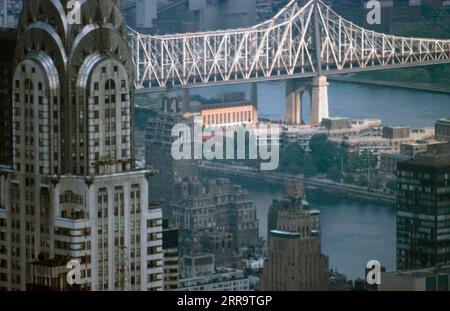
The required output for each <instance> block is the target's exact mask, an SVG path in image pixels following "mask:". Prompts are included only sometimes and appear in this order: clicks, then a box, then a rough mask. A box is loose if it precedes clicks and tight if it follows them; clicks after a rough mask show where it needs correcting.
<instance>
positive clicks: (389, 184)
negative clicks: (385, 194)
mask: <svg viewBox="0 0 450 311" xmlns="http://www.w3.org/2000/svg"><path fill="white" fill-rule="evenodd" d="M386 189H388V190H389V192H391V193H395V191H396V190H397V181H395V180H392V179H391V180H389V181H388V182H387V183H386Z"/></svg>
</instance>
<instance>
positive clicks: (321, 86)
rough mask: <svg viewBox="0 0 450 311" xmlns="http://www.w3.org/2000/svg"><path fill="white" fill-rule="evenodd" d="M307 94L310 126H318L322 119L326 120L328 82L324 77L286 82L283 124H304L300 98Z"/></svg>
mask: <svg viewBox="0 0 450 311" xmlns="http://www.w3.org/2000/svg"><path fill="white" fill-rule="evenodd" d="M305 92H308V94H309V96H310V98H311V109H310V111H311V118H310V120H311V125H312V126H317V125H320V123H321V122H322V119H323V118H328V116H329V114H328V82H327V78H326V77H325V76H318V77H314V78H312V80H309V81H308V80H305V79H290V80H287V81H286V103H285V109H284V122H285V123H286V124H297V125H299V124H304V123H305V122H304V120H303V118H302V115H303V114H302V112H303V109H302V97H303V94H304V93H305Z"/></svg>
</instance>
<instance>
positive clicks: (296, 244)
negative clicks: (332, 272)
mask: <svg viewBox="0 0 450 311" xmlns="http://www.w3.org/2000/svg"><path fill="white" fill-rule="evenodd" d="M301 188H302V187H301V186H300V187H299V186H297V185H296V184H292V183H291V184H289V186H288V191H287V195H286V199H285V200H284V201H283V205H284V206H283V207H282V208H279V209H278V213H277V224H276V229H275V230H271V231H270V233H269V234H270V235H269V253H268V258H267V261H266V263H265V264H264V271H263V277H262V288H261V289H262V290H269V291H314V290H326V289H328V276H327V274H328V259H327V258H326V257H325V256H323V255H322V254H321V241H320V230H318V229H319V228H320V227H319V224H318V223H317V220H318V217H316V216H315V215H314V216H313V215H311V213H310V211H308V210H305V209H304V207H303V204H302V195H301V193H302V191H301ZM292 189H294V191H292Z"/></svg>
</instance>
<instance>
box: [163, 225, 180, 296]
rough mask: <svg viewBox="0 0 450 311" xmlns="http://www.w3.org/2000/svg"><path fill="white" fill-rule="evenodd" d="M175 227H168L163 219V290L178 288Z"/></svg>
mask: <svg viewBox="0 0 450 311" xmlns="http://www.w3.org/2000/svg"><path fill="white" fill-rule="evenodd" d="M178 232H179V229H178V228H177V227H170V225H169V221H168V220H167V219H164V220H163V233H162V235H163V253H164V290H175V289H177V288H178V278H179V252H178Z"/></svg>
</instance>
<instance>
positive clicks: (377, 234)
mask: <svg viewBox="0 0 450 311" xmlns="http://www.w3.org/2000/svg"><path fill="white" fill-rule="evenodd" d="M230 91H245V92H246V93H247V96H249V94H250V87H249V86H248V85H233V86H227V87H216V88H204V89H201V90H200V89H199V90H193V91H192V94H200V95H202V96H204V97H207V98H211V97H214V96H216V94H217V93H220V92H230ZM258 96H259V103H258V105H259V107H258V109H259V114H260V117H263V118H270V119H275V120H279V119H281V118H282V116H283V102H284V86H283V84H282V83H281V82H269V83H261V84H259V86H258ZM304 101H305V102H306V103H308V101H309V99H308V98H307V96H306V97H305V98H304ZM329 105H330V115H332V116H346V117H349V118H350V119H361V118H378V119H382V120H383V124H384V125H391V126H392V125H397V124H406V125H409V126H411V127H412V128H420V127H432V126H433V125H434V122H435V121H436V120H437V119H439V118H442V117H448V116H450V95H447V94H439V93H432V92H425V91H415V90H406V89H396V88H391V87H381V86H370V85H359V84H348V83H342V82H332V83H330V86H329ZM305 106H309V105H305ZM305 110H306V111H305V113H304V114H305V120H307V119H308V118H307V117H306V115H307V114H308V109H307V108H306V109H305ZM235 182H237V183H240V184H242V185H243V186H244V187H245V188H247V189H249V190H250V192H251V195H252V198H253V199H254V200H255V202H256V206H257V208H258V218H259V224H260V230H259V232H260V236H261V237H263V238H264V239H265V238H267V232H266V230H267V211H268V208H269V206H270V204H271V202H272V200H273V199H277V198H281V197H282V195H283V185H278V186H272V185H264V184H256V183H250V182H246V181H241V180H235ZM308 200H309V201H310V203H311V204H312V205H313V206H314V207H315V208H318V209H320V211H321V223H322V252H323V253H324V254H325V255H327V256H328V257H329V259H330V268H331V269H337V270H338V271H339V272H342V273H345V274H347V276H348V278H349V279H352V280H354V279H356V278H358V277H362V276H363V275H364V266H365V264H366V263H367V261H369V260H372V259H376V260H378V261H380V263H381V264H382V265H383V266H385V267H386V268H387V270H388V271H391V270H394V269H395V253H396V250H395V243H396V242H395V239H396V238H395V235H396V233H395V232H396V225H395V223H396V219H395V207H393V206H388V205H382V204H370V203H365V202H360V201H355V200H344V199H340V198H337V197H334V196H332V195H324V194H321V195H320V196H319V195H317V194H316V193H314V192H311V191H310V192H308Z"/></svg>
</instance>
